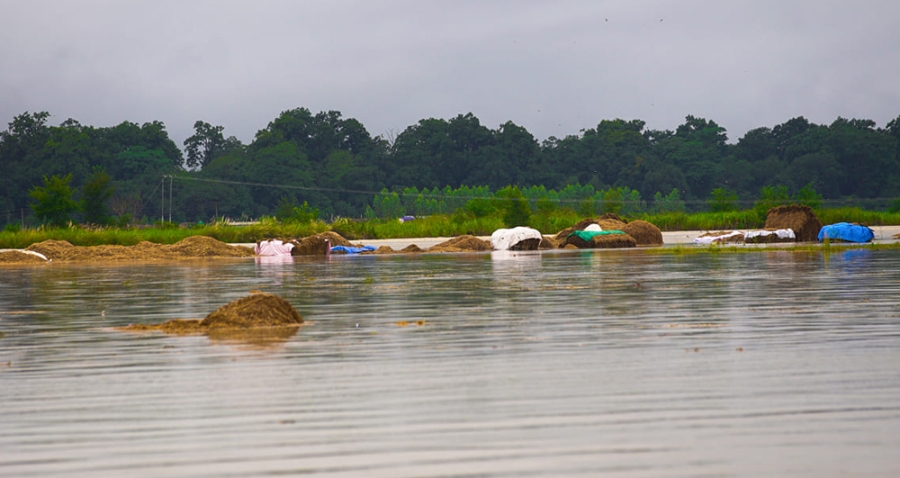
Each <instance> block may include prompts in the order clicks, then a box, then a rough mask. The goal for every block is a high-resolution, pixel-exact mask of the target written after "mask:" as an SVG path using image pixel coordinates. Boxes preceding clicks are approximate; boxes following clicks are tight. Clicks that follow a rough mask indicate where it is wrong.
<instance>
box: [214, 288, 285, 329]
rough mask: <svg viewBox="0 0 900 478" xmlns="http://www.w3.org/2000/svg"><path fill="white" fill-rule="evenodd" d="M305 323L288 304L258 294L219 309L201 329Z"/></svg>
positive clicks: (277, 297) (276, 297) (276, 298)
mask: <svg viewBox="0 0 900 478" xmlns="http://www.w3.org/2000/svg"><path fill="white" fill-rule="evenodd" d="M302 323H303V318H302V317H300V314H299V313H297V311H296V310H295V309H294V307H292V306H291V304H290V303H289V302H288V301H286V300H284V299H282V298H281V297H279V296H277V295H274V294H266V293H262V292H258V293H255V294H250V295H248V296H247V297H244V298H241V299H238V300H235V301H234V302H230V303H228V304H225V305H223V306H222V307H219V308H218V309H216V310H215V311H214V312H213V313H211V314H209V315H207V316H206V318H205V319H203V320H202V321H201V322H200V327H207V328H210V329H215V328H232V329H234V328H237V329H246V328H254V327H283V326H295V325H300V324H302Z"/></svg>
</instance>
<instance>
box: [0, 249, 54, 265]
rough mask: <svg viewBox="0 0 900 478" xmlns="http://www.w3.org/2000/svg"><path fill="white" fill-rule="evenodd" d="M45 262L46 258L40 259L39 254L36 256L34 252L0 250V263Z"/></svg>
mask: <svg viewBox="0 0 900 478" xmlns="http://www.w3.org/2000/svg"><path fill="white" fill-rule="evenodd" d="M46 262H47V260H46V259H42V258H41V257H40V256H38V255H36V254H29V253H27V252H22V251H4V252H0V264H13V263H33V264H44V263H46Z"/></svg>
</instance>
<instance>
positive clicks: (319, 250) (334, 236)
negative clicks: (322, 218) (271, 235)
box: [291, 231, 353, 256]
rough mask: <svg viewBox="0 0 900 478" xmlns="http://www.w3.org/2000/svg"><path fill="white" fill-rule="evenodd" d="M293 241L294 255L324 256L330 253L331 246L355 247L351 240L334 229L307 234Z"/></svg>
mask: <svg viewBox="0 0 900 478" xmlns="http://www.w3.org/2000/svg"><path fill="white" fill-rule="evenodd" d="M326 241H327V242H326ZM291 243H292V244H294V248H293V249H291V255H292V256H324V255H325V254H326V253H328V248H329V247H334V246H344V247H353V244H351V243H350V241H348V240H347V239H346V238H344V237H343V236H341V235H340V234H338V233H336V232H333V231H326V232H322V233H319V234H315V235H312V236H307V237H304V238H303V239H300V240H298V241H291Z"/></svg>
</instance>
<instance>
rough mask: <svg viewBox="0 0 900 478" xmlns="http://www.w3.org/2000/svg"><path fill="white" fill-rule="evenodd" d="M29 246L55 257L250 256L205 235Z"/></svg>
mask: <svg viewBox="0 0 900 478" xmlns="http://www.w3.org/2000/svg"><path fill="white" fill-rule="evenodd" d="M26 250H29V251H34V252H38V253H41V254H43V255H44V256H46V257H47V258H48V259H50V260H54V261H131V262H135V261H152V260H171V259H189V258H200V257H250V256H253V251H252V250H251V249H249V248H246V247H236V246H229V245H228V244H225V243H224V242H221V241H218V240H216V239H213V238H211V237H206V236H191V237H187V238H185V239H183V240H181V241H180V242H178V243H176V244H172V245H163V244H154V243H152V242H147V241H141V242H140V243H138V244H137V245H135V246H117V245H108V246H86V247H84V246H73V245H72V244H70V243H69V242H67V241H54V240H48V241H43V242H38V243H36V244H32V245H30V246H28V248H27V249H26Z"/></svg>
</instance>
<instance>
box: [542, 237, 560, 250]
mask: <svg viewBox="0 0 900 478" xmlns="http://www.w3.org/2000/svg"><path fill="white" fill-rule="evenodd" d="M558 248H559V241H557V240H556V237H554V236H544V239H543V240H542V241H541V243H540V244H539V245H538V249H558Z"/></svg>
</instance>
